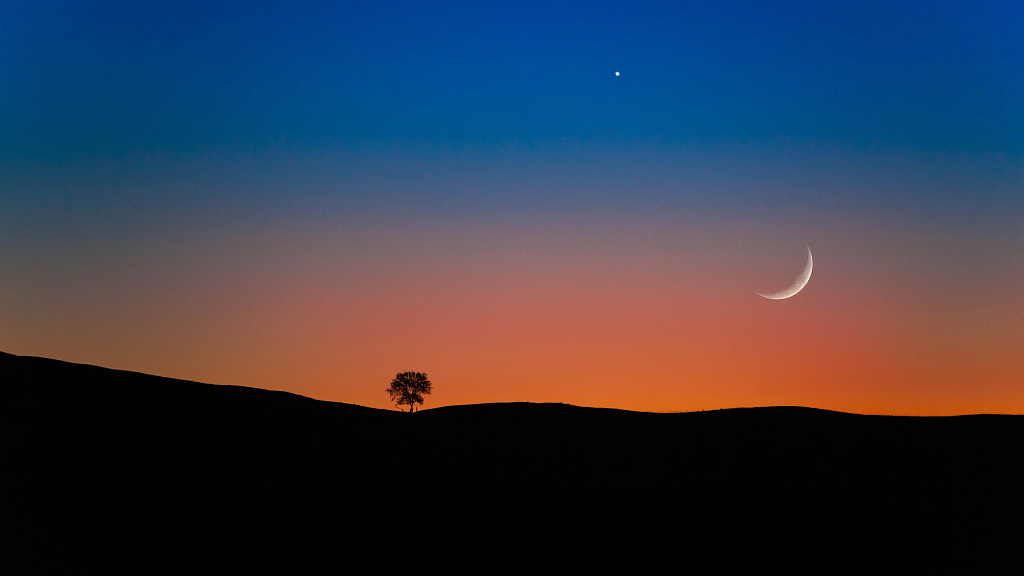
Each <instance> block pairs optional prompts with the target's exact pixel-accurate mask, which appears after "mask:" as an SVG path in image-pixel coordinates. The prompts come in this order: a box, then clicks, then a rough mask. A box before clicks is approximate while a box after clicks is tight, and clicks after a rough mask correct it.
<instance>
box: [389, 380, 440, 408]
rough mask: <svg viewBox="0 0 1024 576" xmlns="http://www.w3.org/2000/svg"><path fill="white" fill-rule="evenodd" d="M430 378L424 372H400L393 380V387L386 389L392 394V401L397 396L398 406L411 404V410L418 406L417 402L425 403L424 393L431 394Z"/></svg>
mask: <svg viewBox="0 0 1024 576" xmlns="http://www.w3.org/2000/svg"><path fill="white" fill-rule="evenodd" d="M430 387H431V384H430V380H427V375H426V374H423V373H422V372H400V373H399V374H398V375H397V376H395V379H394V380H392V381H391V387H390V388H388V389H387V390H386V392H387V393H388V394H391V401H392V402H394V401H395V399H396V398H397V399H398V401H397V403H396V404H397V406H398V407H399V408H401V407H402V405H403V404H405V405H407V406H409V412H412V411H413V410H414V409H415V408H416V404H423V395H424V394H430Z"/></svg>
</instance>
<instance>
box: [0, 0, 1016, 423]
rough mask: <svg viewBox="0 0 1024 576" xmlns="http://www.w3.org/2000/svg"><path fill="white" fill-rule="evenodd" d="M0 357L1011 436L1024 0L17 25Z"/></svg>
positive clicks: (42, 16) (7, 85) (54, 5)
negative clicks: (395, 382) (810, 258)
mask: <svg viewBox="0 0 1024 576" xmlns="http://www.w3.org/2000/svg"><path fill="white" fill-rule="evenodd" d="M616 71H618V72H620V75H619V76H616V75H615V72H616ZM805 244H806V245H809V246H810V248H811V250H812V252H813V254H814V264H815V266H814V273H813V276H812V277H811V280H810V282H809V283H808V285H807V287H806V288H805V289H804V290H803V291H802V292H801V293H799V294H797V295H796V296H794V297H793V298H791V299H788V300H780V301H769V300H766V299H763V298H760V297H758V296H757V295H756V292H772V291H776V290H781V289H783V288H785V287H786V286H788V285H789V284H790V283H792V281H793V280H794V279H795V278H796V276H797V275H798V274H799V272H800V270H801V269H802V267H803V265H804V259H805V255H806V249H805V247H804V246H805ZM0 350H3V351H5V352H10V353H14V354H22V355H34V356H46V357H51V358H58V359H62V360H68V361H73V362H84V363H89V364H98V365H102V366H108V367H112V368H121V369H128V370H136V371H141V372H147V373H152V374H159V375H163V376H171V377H177V378H186V379H190V380H198V381H203V382H211V383H218V384H241V385H248V386H257V387H262V388H271V389H278V390H288V391H292V392H297V393H300V394H305V395H308V396H312V397H315V398H320V399H325V400H335V401H341V402H349V403H356V404H362V405H366V406H375V407H382V408H383V407H387V406H389V405H390V404H389V398H388V395H387V393H386V392H385V391H384V389H385V388H386V387H387V386H388V384H389V382H390V380H391V378H392V377H394V375H395V374H396V373H397V372H400V371H406V370H415V371H419V372H426V373H427V374H428V375H429V376H430V378H431V380H432V381H433V382H434V388H435V390H434V393H433V394H432V395H430V396H428V397H427V401H426V404H425V407H436V406H443V405H450V404H464V403H476V402H498V401H531V402H566V403H572V404H578V405H588V406H607V407H616V408H625V409H633V410H650V411H690V410H706V409H714V408H728V407H735V406H763V405H804V406H813V407H819V408H828V409H835V410H843V411H850V412H862V413H878V414H919V415H931V414H959V413H976V412H1001V413H1024V4H1021V3H1020V2H1010V1H1007V2H985V1H981V2H978V1H973V2H930V3H919V2H908V1H902V0H899V1H892V0H889V1H884V2H882V1H879V2H872V1H858V2H841V1H840V2H827V3H820V2H763V3H760V2H729V1H716V2H671V3H669V2H665V3H655V2H648V3H645V2H636V1H631V2H580V3H552V2H516V3H486V2H461V3H457V2H445V3H435V4H430V3H423V2H408V3H397V2H396V3H383V2H373V3H370V2H360V3H347V2H323V3H315V2H308V3H301V7H296V5H295V4H294V3H289V2H256V1H246V2H241V1H239V2H217V1H210V0H207V1H204V2H94V1H88V0H84V1H83V0H79V1H76V2H70V1H68V2H64V1H47V0H35V1H31V2H28V1H20V0H13V1H8V2H4V3H3V4H0Z"/></svg>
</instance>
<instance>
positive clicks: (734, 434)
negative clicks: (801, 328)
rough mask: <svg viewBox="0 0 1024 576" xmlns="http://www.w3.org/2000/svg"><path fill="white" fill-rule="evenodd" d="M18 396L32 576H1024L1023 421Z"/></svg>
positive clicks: (164, 383)
mask: <svg viewBox="0 0 1024 576" xmlns="http://www.w3.org/2000/svg"><path fill="white" fill-rule="evenodd" d="M0 382H2V384H0V446H2V457H3V470H2V473H3V478H4V482H3V484H4V485H5V486H6V487H5V488H4V489H3V490H4V499H3V508H2V509H0V517H2V518H3V520H2V525H0V538H2V542H3V544H2V548H0V563H2V564H0V568H2V567H7V568H12V567H14V568H18V572H23V571H29V572H50V571H55V572H81V571H85V570H103V571H107V570H108V569H111V568H121V569H125V568H126V569H128V570H133V571H136V570H138V571H145V572H152V571H160V570H159V568H167V567H169V566H180V565H182V564H184V565H189V564H192V563H198V562H201V563H202V564H203V565H204V566H207V567H210V565H211V564H213V566H212V567H216V565H219V566H221V567H223V568H225V569H238V568H240V567H245V566H262V565H264V564H267V563H284V565H286V566H291V565H295V564H298V563H303V564H305V563H309V562H311V561H313V562H329V566H331V567H333V568H334V569H343V568H346V567H347V568H352V569H356V567H357V566H365V567H371V568H373V569H378V570H379V569H388V570H389V571H390V570H391V569H392V568H391V567H392V566H394V567H395V569H407V568H415V567H417V566H421V565H426V564H439V565H442V566H459V565H462V566H464V567H466V568H469V569H472V568H473V567H474V566H477V567H478V568H479V569H481V570H482V569H485V567H490V568H497V567H498V566H504V565H508V564H512V563H517V564H521V565H526V566H528V565H530V564H531V562H533V561H536V562H543V563H544V565H545V567H546V568H554V569H558V568H559V567H563V568H565V569H574V570H578V569H580V568H585V567H599V568H605V567H610V566H615V565H619V564H621V565H623V566H627V567H630V568H631V569H637V568H643V567H644V566H654V565H655V564H654V563H655V562H656V561H658V560H663V559H669V560H671V561H672V562H673V564H674V565H675V566H678V567H680V568H685V567H691V568H692V567H697V566H700V565H714V566H716V567H718V568H720V569H726V568H729V567H733V566H741V567H746V568H749V567H763V566H768V565H772V564H778V565H784V566H792V565H796V564H807V565H808V566H809V567H811V568H815V567H817V568H818V569H819V570H820V569H821V568H822V565H821V564H819V563H820V562H827V563H829V564H828V565H827V566H829V567H830V568H840V567H846V566H876V567H884V568H888V569H900V568H906V569H914V571H915V572H916V571H919V570H920V569H921V568H922V567H943V568H946V567H950V566H958V565H962V567H964V568H971V569H977V568H985V567H988V568H992V569H995V568H997V567H1000V568H1001V567H1003V566H1004V563H1006V562H1015V563H1017V564H1024V544H1022V543H1024V514H1022V512H1024V465H1022V457H1024V416H1001V415H977V416H956V417H942V418H937V417H927V418H926V417H895V416H861V415H853V414H845V413H840V412H830V411H825V410H817V409H811V408H798V407H775V408H746V409H732V410H720V411H711V412H697V413H685V414H652V413H639V412H627V411H620V410H609V409H596V408H579V407H575V406H569V405H561V404H528V403H515V404H482V405H474V406H452V407H445V408H438V409H433V410H423V411H422V412H417V413H415V414H411V415H410V414H408V413H399V412H396V411H387V410H378V409H372V408H365V407H361V406H354V405H348V404H340V403H332V402H322V401H317V400H312V399H309V398H305V397H302V396H298V395H295V394H289V393H285V392H273V391H267V390H259V389H254V388H244V387H238V386H214V385H208V384H199V383H195V382H188V381H183V380H174V379H169V378H160V377H155V376H148V375H144V374H138V373H132V372H124V371H118V370H109V369H105V368H98V367H94V366H86V365H81V364H70V363H66V362H60V361H56V360H48V359H43V358H34V357H22V356H13V355H10V354H3V353H0ZM428 401H429V399H428ZM478 559H480V560H478ZM363 562H368V564H362V563H363ZM479 562H483V564H479ZM314 565H315V564H314ZM2 571H3V572H8V570H2ZM358 571H360V572H361V571H364V570H363V569H358ZM830 571H831V570H830Z"/></svg>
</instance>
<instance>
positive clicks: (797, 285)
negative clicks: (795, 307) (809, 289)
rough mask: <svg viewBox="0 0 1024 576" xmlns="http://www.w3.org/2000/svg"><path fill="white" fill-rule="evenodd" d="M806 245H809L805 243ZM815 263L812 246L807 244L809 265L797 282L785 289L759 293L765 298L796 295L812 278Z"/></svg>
mask: <svg viewBox="0 0 1024 576" xmlns="http://www.w3.org/2000/svg"><path fill="white" fill-rule="evenodd" d="M804 246H807V245H806V244H804ZM813 265H814V260H813V259H812V258H811V247H810V246H807V266H804V271H803V272H801V273H800V275H799V276H797V278H796V282H794V283H793V285H792V286H790V287H789V288H786V289H785V290H780V291H778V292H772V293H771V294H761V293H760V292H758V293H757V295H758V296H761V297H764V298H768V299H769V300H783V299H786V298H789V297H790V296H795V295H796V293H797V292H799V291H801V290H803V289H804V286H807V281H808V280H810V279H811V268H812V267H813Z"/></svg>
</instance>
